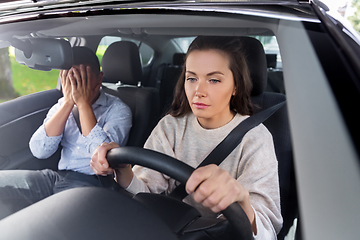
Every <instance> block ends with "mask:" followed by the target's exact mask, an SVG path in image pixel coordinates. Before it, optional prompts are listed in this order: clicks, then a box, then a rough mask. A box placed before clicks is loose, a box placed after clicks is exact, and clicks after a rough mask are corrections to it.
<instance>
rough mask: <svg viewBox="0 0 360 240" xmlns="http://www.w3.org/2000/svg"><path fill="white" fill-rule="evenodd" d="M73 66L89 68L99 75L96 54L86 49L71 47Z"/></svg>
mask: <svg viewBox="0 0 360 240" xmlns="http://www.w3.org/2000/svg"><path fill="white" fill-rule="evenodd" d="M72 50H73V65H80V64H84V65H88V66H90V67H91V69H92V71H93V72H94V73H95V74H96V75H99V73H100V63H99V59H98V57H97V56H96V54H95V53H94V52H93V51H92V50H91V49H90V48H87V47H78V46H76V47H73V48H72Z"/></svg>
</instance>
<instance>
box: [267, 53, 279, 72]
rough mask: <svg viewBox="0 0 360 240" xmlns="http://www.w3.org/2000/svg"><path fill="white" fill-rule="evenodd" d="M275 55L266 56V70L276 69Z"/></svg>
mask: <svg viewBox="0 0 360 240" xmlns="http://www.w3.org/2000/svg"><path fill="white" fill-rule="evenodd" d="M276 60H277V54H275V53H274V54H270V53H269V54H266V62H267V67H268V68H276Z"/></svg>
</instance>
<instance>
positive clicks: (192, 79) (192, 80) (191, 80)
mask: <svg viewBox="0 0 360 240" xmlns="http://www.w3.org/2000/svg"><path fill="white" fill-rule="evenodd" d="M196 80H197V79H196V78H192V77H188V78H186V81H189V82H195V81H196Z"/></svg>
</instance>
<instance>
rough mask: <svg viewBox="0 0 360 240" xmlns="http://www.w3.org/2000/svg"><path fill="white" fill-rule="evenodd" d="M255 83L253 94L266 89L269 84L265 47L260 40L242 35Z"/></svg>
mask: <svg viewBox="0 0 360 240" xmlns="http://www.w3.org/2000/svg"><path fill="white" fill-rule="evenodd" d="M240 39H241V42H242V44H243V49H244V51H245V56H246V59H247V63H248V66H249V70H250V77H251V80H252V83H253V89H252V91H251V96H258V95H260V94H262V93H263V92H264V91H265V88H266V84H267V63H266V55H265V51H264V48H263V46H262V44H261V42H260V41H259V40H257V39H256V38H252V37H240Z"/></svg>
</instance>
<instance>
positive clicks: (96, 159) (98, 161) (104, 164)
mask: <svg viewBox="0 0 360 240" xmlns="http://www.w3.org/2000/svg"><path fill="white" fill-rule="evenodd" d="M117 147H119V145H118V144H117V143H115V142H111V143H107V142H103V143H102V144H101V145H99V146H98V147H97V148H96V150H95V151H94V153H93V155H92V156H91V161H90V167H91V168H92V170H93V171H94V172H95V174H96V175H103V176H106V175H109V174H112V173H113V169H112V168H110V167H109V163H108V161H107V160H106V154H107V152H108V151H109V150H110V149H113V148H117Z"/></svg>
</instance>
